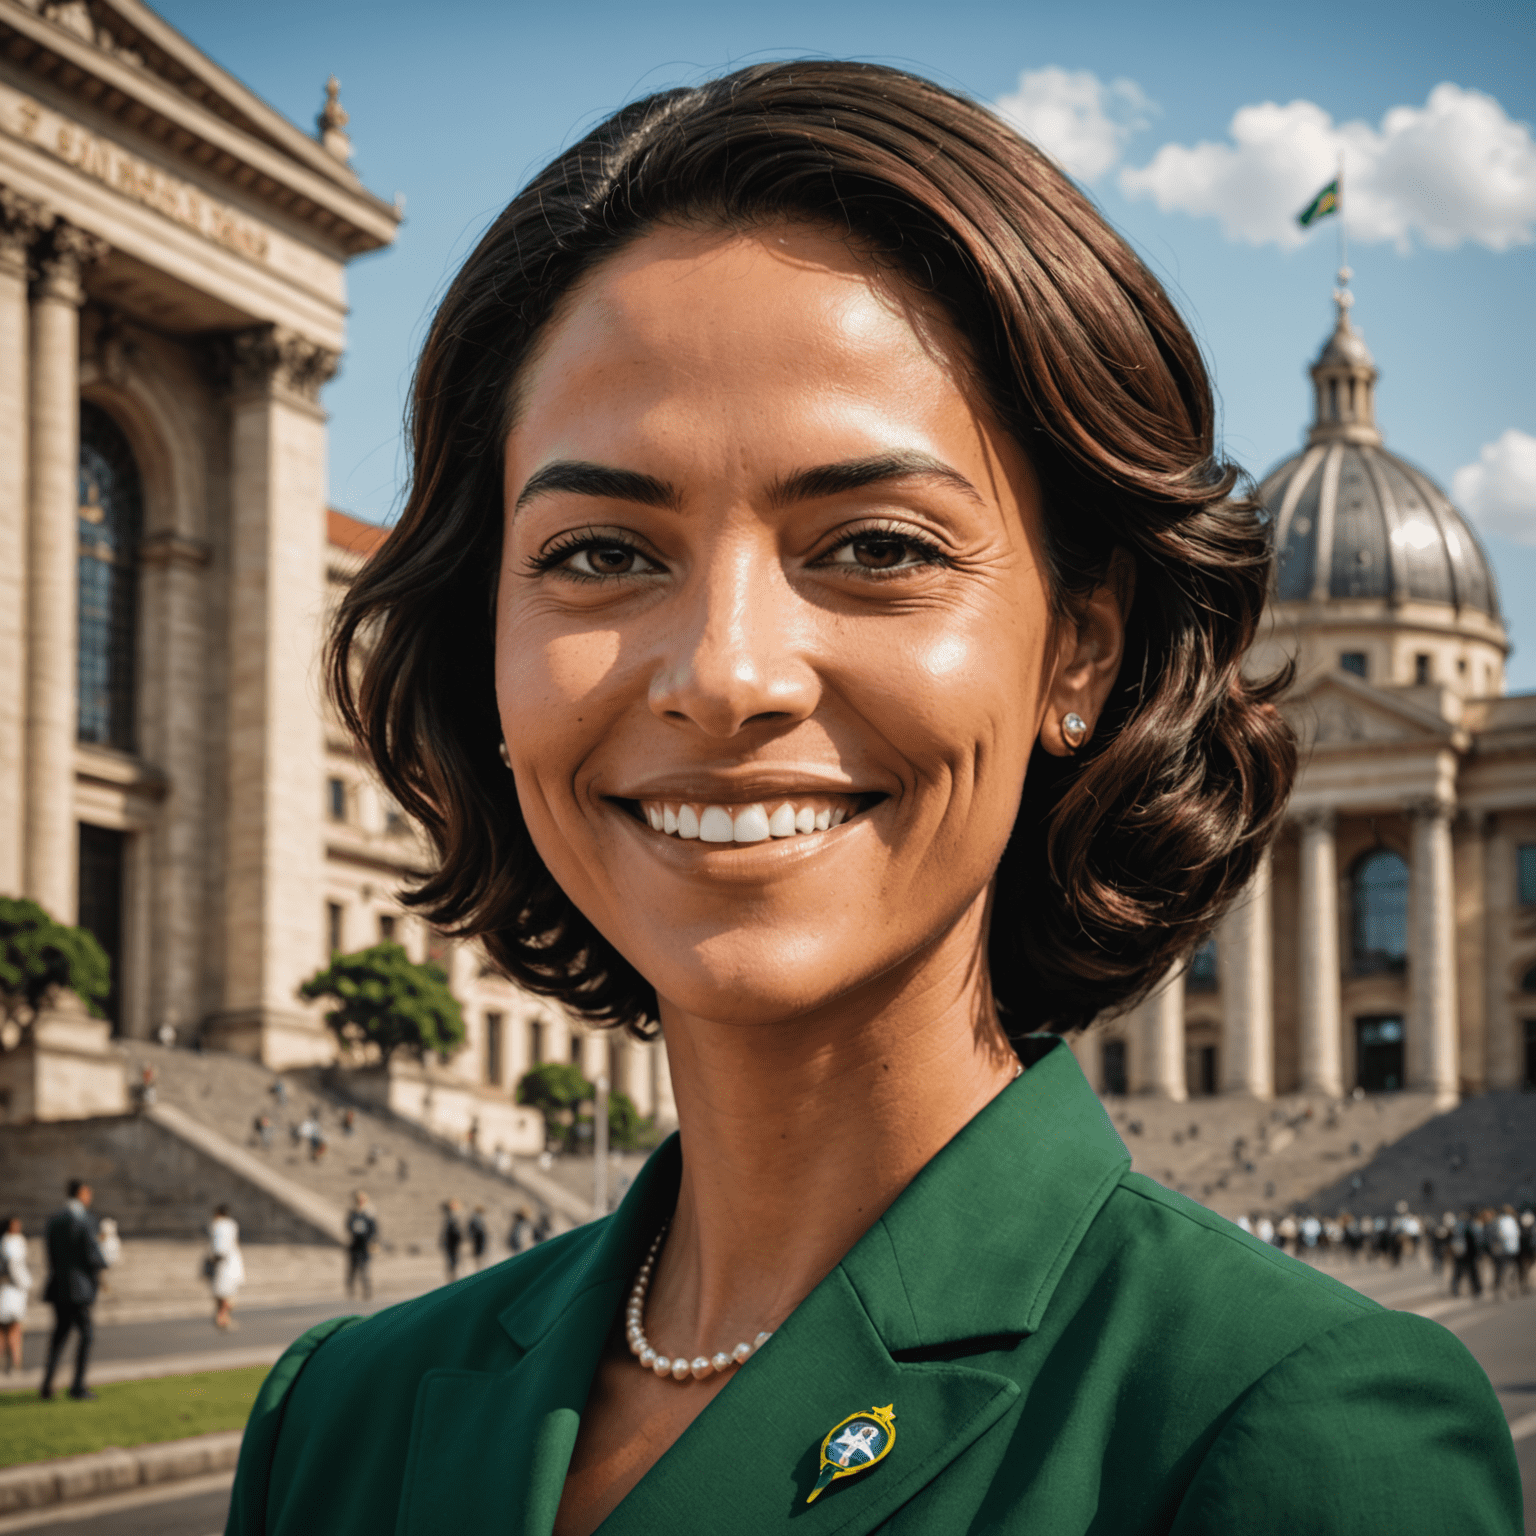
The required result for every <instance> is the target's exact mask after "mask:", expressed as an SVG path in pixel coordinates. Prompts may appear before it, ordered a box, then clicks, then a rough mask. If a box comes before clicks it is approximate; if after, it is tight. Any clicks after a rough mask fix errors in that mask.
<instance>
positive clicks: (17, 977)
mask: <svg viewBox="0 0 1536 1536" xmlns="http://www.w3.org/2000/svg"><path fill="white" fill-rule="evenodd" d="M66 987H67V988H69V989H70V990H71V991H73V992H77V993H79V995H80V997H81V999H82V1000H83V1001H84V1003H85V1006H86V1007H87V1008H88V1009H89V1010H90V1011H91V1012H92V1013H93V1014H94V1015H95V1016H96V1017H97V1018H98V1019H100V1018H105V1017H106V1010H105V1009H104V1008H103V1006H102V1005H103V1004H104V1003H105V1002H106V1000H107V996H108V994H109V993H110V992H111V990H112V962H111V961H110V960H108V959H107V952H106V950H104V949H103V948H102V947H101V945H100V944H99V943H97V941H96V935H95V934H93V933H91V932H89V931H88V930H87V929H85V928H70V927H67V926H66V925H65V924H63V923H56V922H54V920H53V919H52V918H51V917H49V915H48V914H47V913H46V912H45V911H44V910H43V909H42V908H41V907H40V906H38V904H37V903H36V902H35V901H27V900H25V899H21V898H16V897H11V896H0V1008H3V1009H4V1017H5V1021H6V1023H8V1024H11V1023H14V1024H19V1025H20V1026H21V1027H22V1028H23V1029H25V1028H27V1027H28V1026H30V1025H31V1023H32V1021H33V1020H34V1019H36V1017H37V1016H38V1014H39V1013H41V1012H42V1010H43V1009H44V1008H46V1007H47V1006H48V1004H49V1003H50V1002H51V1001H52V1000H53V996H54V993H55V992H57V991H59V990H60V989H62V988H66Z"/></svg>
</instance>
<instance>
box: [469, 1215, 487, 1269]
mask: <svg viewBox="0 0 1536 1536" xmlns="http://www.w3.org/2000/svg"><path fill="white" fill-rule="evenodd" d="M489 1235H490V1234H489V1233H488V1232H487V1231H486V1229H485V1207H484V1206H483V1205H477V1206H476V1207H475V1208H474V1210H473V1211H472V1212H471V1213H470V1217H469V1256H470V1258H472V1259H473V1260H474V1261H475V1268H476V1270H478V1269H479V1268H480V1266H481V1265H482V1264H483V1263H484V1262H485V1245H486V1239H487V1238H488V1237H489Z"/></svg>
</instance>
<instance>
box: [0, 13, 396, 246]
mask: <svg viewBox="0 0 1536 1536" xmlns="http://www.w3.org/2000/svg"><path fill="white" fill-rule="evenodd" d="M0 53H3V54H4V58H5V62H6V64H7V65H8V66H9V71H14V72H15V73H13V74H12V75H11V78H12V79H13V80H15V81H16V83H17V85H18V86H19V87H20V88H22V89H28V88H29V87H28V85H27V84H26V82H27V80H28V77H31V79H34V80H39V81H46V82H47V90H48V91H49V92H51V93H54V99H55V100H57V93H59V92H63V93H64V94H65V95H66V96H70V97H76V98H78V99H80V100H81V101H82V102H83V103H85V104H87V105H88V106H89V108H90V115H92V116H94V117H95V118H96V120H97V121H98V122H99V121H100V119H101V115H102V114H103V113H105V114H106V115H107V116H108V117H110V118H115V119H117V120H118V121H120V122H121V123H122V124H123V125H124V127H125V128H127V129H128V130H129V131H130V133H131V134H133V135H138V136H147V137H148V138H149V139H150V140H151V141H153V142H154V143H155V145H156V146H157V147H158V148H159V150H160V151H161V152H162V153H164V152H167V151H169V152H171V153H172V154H174V155H177V156H180V157H183V158H185V159H186V160H187V161H189V162H190V163H191V164H193V165H195V166H196V167H197V168H198V171H199V173H200V174H201V175H202V176H203V177H208V176H210V175H211V176H213V177H215V178H217V179H218V180H222V181H225V182H227V183H228V184H229V187H230V192H231V194H234V195H238V196H241V197H244V198H252V197H254V198H256V199H259V200H261V201H264V202H268V203H270V204H273V205H275V206H277V207H279V208H282V209H284V210H285V211H286V212H287V213H288V214H289V215H290V216H293V217H297V218H298V219H300V220H301V221H303V222H306V223H309V224H312V225H314V226H315V227H316V228H317V230H318V231H319V232H321V233H323V234H324V235H325V236H326V237H327V238H329V239H330V240H332V241H334V242H335V243H337V244H338V245H340V246H341V247H342V249H343V250H344V251H346V252H347V253H348V254H356V253H358V252H360V251H364V250H373V249H376V248H377V247H378V246H380V245H385V244H388V243H389V241H390V240H391V239H392V238H393V236H394V230H395V226H396V225H397V224H398V222H399V214H398V212H397V210H396V209H394V208H393V207H392V206H391V205H390V204H388V203H386V202H384V201H383V200H382V199H380V198H378V197H375V196H374V195H373V194H372V193H370V192H369V191H367V190H366V189H365V188H364V187H363V185H362V183H361V181H360V180H359V179H358V176H357V173H356V172H355V171H354V170H353V169H352V168H351V166H350V165H348V164H347V163H346V160H345V159H344V158H341V157H339V156H338V155H337V154H332V153H331V152H329V151H328V150H327V149H326V148H325V146H324V145H322V144H320V143H319V142H318V141H317V140H316V139H315V138H313V137H311V135H309V134H308V133H306V132H305V131H304V130H303V129H301V128H300V127H298V126H297V125H296V124H294V123H291V122H289V121H288V119H287V118H286V117H284V116H283V115H282V113H280V112H278V111H277V110H276V109H275V108H273V107H271V106H269V105H268V104H267V103H266V102H265V101H263V100H262V99H261V97H259V96H257V95H256V94H255V92H253V91H251V90H250V89H249V88H248V87H246V86H244V85H242V84H241V83H240V82H239V81H238V80H237V79H235V77H234V76H233V75H231V74H229V73H228V72H227V71H226V70H224V69H221V68H220V67H219V65H217V64H216V63H214V61H213V60H212V59H210V58H209V57H208V56H207V55H206V54H204V53H203V52H201V51H200V50H199V49H198V48H197V47H196V46H194V45H193V44H192V43H191V42H190V41H189V40H188V39H187V38H185V37H183V36H182V34H181V33H180V32H178V31H177V30H176V29H175V28H174V27H173V26H171V25H170V24H169V23H168V22H167V21H165V20H164V18H163V17H160V16H158V15H156V14H155V12H154V11H153V10H151V9H150V8H149V6H147V5H145V4H143V3H142V0H0ZM323 85H324V82H323V81H321V80H316V82H315V95H316V105H317V106H318V105H319V101H320V98H321V93H322V87H323Z"/></svg>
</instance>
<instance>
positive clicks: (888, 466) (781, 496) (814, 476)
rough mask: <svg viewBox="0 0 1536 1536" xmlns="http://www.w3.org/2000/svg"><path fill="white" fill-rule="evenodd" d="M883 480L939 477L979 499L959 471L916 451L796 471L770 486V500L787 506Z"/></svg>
mask: <svg viewBox="0 0 1536 1536" xmlns="http://www.w3.org/2000/svg"><path fill="white" fill-rule="evenodd" d="M886 480H939V481H942V482H943V483H944V484H946V485H950V486H953V487H954V488H955V489H956V490H958V491H963V492H964V493H965V494H966V495H967V496H969V497H970V498H971V499H972V500H973V501H976V502H980V501H981V500H982V496H981V493H980V492H979V491H978V490H977V489H976V487H975V486H974V485H972V484H971V482H970V481H969V480H967V479H966V478H965V476H964V475H962V474H961V473H960V471H959V470H957V469H952V468H951V467H950V466H949V465H948V464H946V463H945V462H944V461H943V459H936V458H935V457H934V456H933V455H932V454H931V453H921V452H918V451H916V450H911V451H906V450H902V451H897V452H894V453H876V454H871V455H870V456H869V457H868V458H865V459H844V460H843V461H842V462H841V463H838V464H818V465H817V466H816V467H815V468H814V469H802V470H797V471H796V472H795V473H794V474H792V475H788V476H786V477H785V478H784V479H782V480H780V481H778V482H777V483H776V484H775V485H774V486H773V487H772V489H771V490H770V492H769V499H770V501H771V503H772V504H773V505H774V506H786V505H787V504H789V503H790V502H794V501H810V500H812V499H813V498H816V497H820V496H839V495H842V494H843V493H844V492H846V491H861V490H864V489H865V488H866V487H867V486H871V485H879V484H881V483H882V482H884V481H886Z"/></svg>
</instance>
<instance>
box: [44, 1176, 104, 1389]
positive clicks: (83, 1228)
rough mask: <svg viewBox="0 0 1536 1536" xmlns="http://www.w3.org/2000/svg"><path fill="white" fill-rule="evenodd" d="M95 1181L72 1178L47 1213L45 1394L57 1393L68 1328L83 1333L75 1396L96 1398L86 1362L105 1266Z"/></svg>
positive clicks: (77, 1356)
mask: <svg viewBox="0 0 1536 1536" xmlns="http://www.w3.org/2000/svg"><path fill="white" fill-rule="evenodd" d="M90 1205H91V1186H90V1185H89V1184H87V1183H86V1182H85V1180H84V1179H71V1180H70V1181H69V1201H68V1203H67V1204H66V1205H65V1206H64V1208H63V1209H62V1210H59V1211H55V1212H54V1213H53V1215H52V1216H50V1217H49V1218H48V1226H47V1228H46V1230H45V1234H44V1235H45V1241H46V1242H47V1245H48V1284H47V1286H46V1287H45V1289H44V1291H43V1298H44V1300H46V1301H47V1302H48V1303H49V1305H51V1306H52V1308H53V1337H52V1338H51V1339H50V1340H49V1341H48V1365H47V1368H46V1369H45V1370H44V1372H43V1387H42V1393H41V1395H42V1396H43V1397H52V1396H53V1373H54V1370H55V1368H56V1367H57V1366H58V1363H59V1356H60V1355H62V1354H63V1353H64V1344H65V1341H66V1340H67V1339H68V1338H69V1335H70V1332H71V1331H74V1332H76V1333H78V1335H79V1341H78V1343H77V1344H76V1345H75V1381H74V1385H73V1386H72V1387H71V1388H70V1389H69V1395H70V1396H71V1397H78V1398H85V1399H93V1398H94V1397H95V1396H96V1394H95V1393H94V1392H92V1391H91V1390H90V1389H89V1388H88V1387H87V1386H86V1384H85V1368H86V1366H87V1365H88V1364H89V1363H90V1355H91V1304H92V1303H93V1302H94V1301H95V1300H96V1277H97V1275H99V1274H100V1273H101V1271H102V1270H104V1269H105V1268H106V1267H107V1261H106V1260H105V1259H104V1258H103V1257H102V1254H101V1249H100V1248H99V1247H97V1245H96V1227H95V1223H94V1222H92V1220H91V1218H90Z"/></svg>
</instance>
